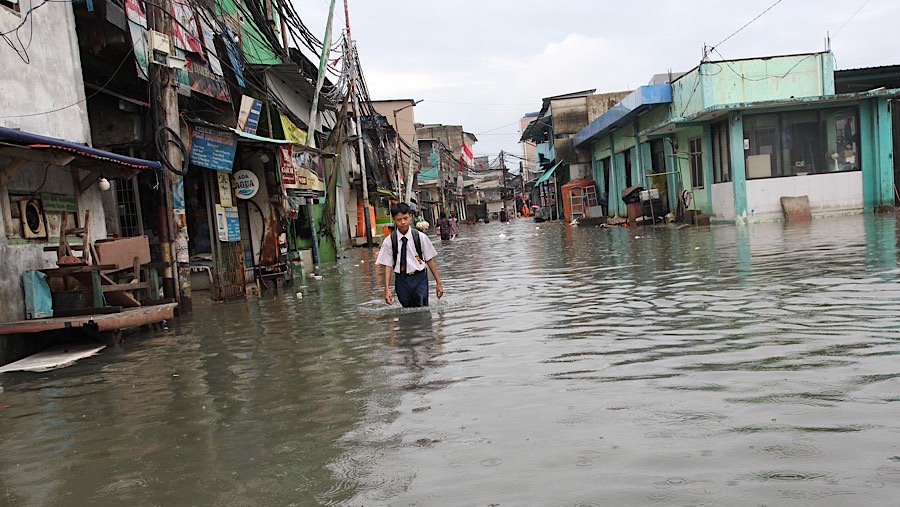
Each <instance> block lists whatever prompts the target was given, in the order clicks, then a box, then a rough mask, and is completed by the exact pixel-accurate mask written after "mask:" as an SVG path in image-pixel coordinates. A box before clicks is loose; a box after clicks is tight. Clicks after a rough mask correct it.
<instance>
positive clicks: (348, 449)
mask: <svg viewBox="0 0 900 507" xmlns="http://www.w3.org/2000/svg"><path fill="white" fill-rule="evenodd" d="M897 228H898V223H897V220H896V218H895V217H894V216H892V215H886V216H878V217H862V216H857V217H847V218H837V219H828V220H819V221H814V222H812V223H806V224H798V225H790V226H787V225H783V224H769V225H760V226H753V227H749V228H734V227H715V228H711V229H702V228H701V229H683V230H672V229H659V230H651V229H639V230H637V231H636V234H635V232H634V231H628V230H625V229H596V228H571V227H568V226H566V225H565V224H561V223H545V224H534V223H533V222H529V221H526V220H519V221H517V222H514V223H511V224H500V223H493V224H488V225H478V226H468V227H464V229H463V234H462V235H461V236H460V237H459V238H457V239H454V240H453V241H451V242H444V243H441V244H440V245H438V248H439V251H440V257H439V261H440V262H439V265H440V268H441V273H442V276H443V278H444V280H445V287H446V291H447V295H446V296H445V298H444V300H442V301H440V302H439V303H437V304H435V305H433V306H432V307H431V308H430V309H415V310H413V309H410V310H401V309H399V308H398V307H394V308H387V307H386V306H385V305H384V304H383V302H382V301H381V291H380V289H379V281H380V280H379V277H378V276H377V273H376V271H375V269H374V265H373V261H374V257H373V254H372V253H371V252H369V251H367V250H362V249H358V250H353V251H350V252H347V256H348V258H346V259H342V260H341V262H340V263H339V264H338V265H337V266H335V267H333V268H331V269H330V270H326V273H325V278H324V280H322V281H318V282H310V283H309V284H307V285H304V286H296V287H294V288H292V289H289V290H287V291H286V292H284V293H282V294H279V295H274V296H273V295H269V296H267V297H265V298H263V299H260V300H251V301H246V302H243V301H241V302H231V303H228V304H205V305H204V304H201V305H198V306H199V307H198V309H197V311H196V313H195V314H194V315H192V316H190V317H188V318H185V319H182V320H180V321H177V322H172V323H171V324H170V328H169V329H167V330H165V331H160V332H154V333H150V334H148V335H145V336H144V337H141V338H139V339H135V340H132V341H130V342H128V343H126V344H125V345H124V346H122V347H119V348H118V349H116V350H109V351H106V352H104V353H103V354H101V355H100V356H97V357H93V358H89V359H87V360H85V361H82V362H81V363H79V364H77V365H75V366H73V367H70V368H66V369H63V370H57V371H52V372H47V373H41V374H14V375H5V376H3V377H0V382H2V385H3V389H4V390H3V392H2V393H0V406H3V407H6V408H2V409H0V421H2V422H0V424H2V428H3V436H2V440H0V504H9V505H58V504H91V505H188V504H190V505H314V504H336V505H388V504H389V505H440V504H444V505H447V504H450V505H490V504H498V505H654V504H659V505H762V504H767V505H810V504H815V505H895V504H896V497H897V494H898V491H900V443H898V442H900V418H898V417H897V416H898V414H900V410H898V405H897V403H898V401H900V370H898V366H897V356H898V354H900V344H898V341H900V308H898V305H897V304H896V301H897V300H898V299H900V283H898V280H897V275H898V273H900V270H898V266H897V232H898V231H897ZM635 236H638V237H635ZM297 291H301V292H303V298H302V299H300V298H297V297H296V296H295V293H296V292H297Z"/></svg>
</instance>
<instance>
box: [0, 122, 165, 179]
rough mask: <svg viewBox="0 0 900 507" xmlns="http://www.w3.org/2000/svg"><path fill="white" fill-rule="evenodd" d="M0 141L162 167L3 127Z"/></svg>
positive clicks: (137, 165)
mask: <svg viewBox="0 0 900 507" xmlns="http://www.w3.org/2000/svg"><path fill="white" fill-rule="evenodd" d="M0 142H2V143H4V144H7V145H15V146H20V147H22V148H28V149H33V150H41V151H44V150H50V151H55V150H58V151H65V152H67V153H73V154H75V155H77V156H79V157H84V158H89V159H93V160H98V161H100V162H104V163H107V164H113V165H118V166H123V167H128V168H131V169H160V168H161V167H162V166H161V165H160V163H159V162H156V161H153V160H143V159H140V158H134V157H127V156H125V155H119V154H118V153H112V152H109V151H104V150H98V149H97V148H92V147H90V146H87V145H85V144H78V143H75V142H72V141H66V140H64V139H57V138H55V137H47V136H41V135H38V134H32V133H30V132H23V131H21V130H14V129H10V128H5V127H0Z"/></svg>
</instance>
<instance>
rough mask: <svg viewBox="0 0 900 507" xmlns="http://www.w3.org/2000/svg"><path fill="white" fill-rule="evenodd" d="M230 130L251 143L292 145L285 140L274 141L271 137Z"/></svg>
mask: <svg viewBox="0 0 900 507" xmlns="http://www.w3.org/2000/svg"><path fill="white" fill-rule="evenodd" d="M229 130H231V131H232V132H234V133H235V134H237V135H238V137H241V138H243V139H248V140H250V141H256V142H258V143H272V144H291V142H290V141H285V140H284V139H272V138H271V137H263V136H258V135H256V134H250V133H247V132H244V131H243V130H238V129H229Z"/></svg>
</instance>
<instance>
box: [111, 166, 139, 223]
mask: <svg viewBox="0 0 900 507" xmlns="http://www.w3.org/2000/svg"><path fill="white" fill-rule="evenodd" d="M134 186H135V181H134V180H126V179H122V178H117V179H115V180H113V188H115V192H116V206H117V208H118V212H119V235H120V236H122V237H123V238H131V237H134V236H141V235H142V234H143V227H142V226H141V214H140V209H139V203H138V201H137V199H136V195H137V194H136V193H135V191H134Z"/></svg>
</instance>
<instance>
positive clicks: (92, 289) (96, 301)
mask: <svg viewBox="0 0 900 507" xmlns="http://www.w3.org/2000/svg"><path fill="white" fill-rule="evenodd" d="M90 220H91V212H90V211H85V213H84V222H83V224H84V226H83V227H73V228H70V227H69V215H68V213H64V214H63V216H62V226H61V227H60V234H59V244H58V245H57V246H48V247H45V248H44V251H48V252H52V251H55V252H56V254H57V261H56V264H57V265H58V266H59V268H57V269H48V270H44V272H45V273H46V274H47V276H48V278H49V281H50V282H51V290H54V289H55V291H59V292H71V291H72V290H76V291H80V292H81V293H82V294H90V295H91V296H92V299H93V306H92V308H90V309H88V308H84V309H75V310H76V311H79V310H80V311H82V312H84V311H89V310H93V311H95V312H98V313H100V312H102V313H108V312H109V311H116V310H118V311H121V309H123V308H136V307H139V306H142V303H141V302H140V301H138V300H137V299H136V298H135V297H134V295H133V293H134V292H135V291H140V290H143V291H146V292H148V293H149V298H148V301H147V302H156V301H157V300H158V299H159V277H158V276H157V271H156V268H157V266H154V265H147V264H143V265H142V264H140V262H139V260H138V259H137V258H135V262H134V266H133V268H131V269H133V271H131V272H130V273H128V274H127V281H126V282H125V283H117V282H116V281H115V280H113V279H112V278H110V276H109V275H108V274H107V273H109V272H112V271H116V270H118V269H119V267H118V266H117V265H115V264H109V265H104V264H100V256H99V255H98V254H97V248H96V246H95V245H94V242H93V240H92V239H91V225H90V224H91V222H90ZM70 237H80V238H81V244H80V245H78V244H70V243H69V238H70ZM77 252H81V256H80V257H79V256H76V253H77ZM142 272H145V273H146V275H147V276H146V277H145V281H141V273H142ZM103 309H105V310H103Z"/></svg>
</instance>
